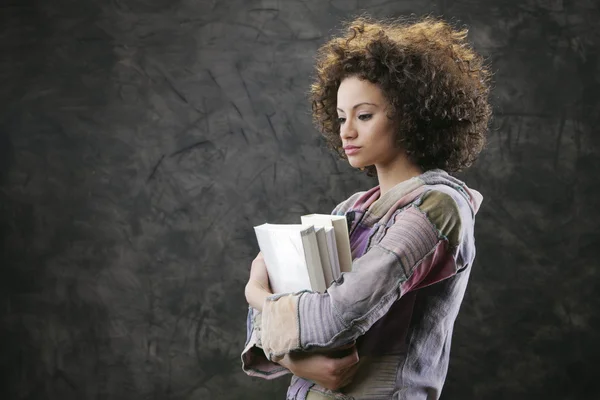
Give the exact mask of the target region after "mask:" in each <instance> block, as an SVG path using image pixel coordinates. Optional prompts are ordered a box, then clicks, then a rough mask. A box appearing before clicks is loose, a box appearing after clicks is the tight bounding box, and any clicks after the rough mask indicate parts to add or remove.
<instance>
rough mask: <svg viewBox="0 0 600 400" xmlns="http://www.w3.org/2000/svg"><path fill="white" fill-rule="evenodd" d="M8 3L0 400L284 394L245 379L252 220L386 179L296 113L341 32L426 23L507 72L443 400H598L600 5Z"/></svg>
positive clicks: (0, 166) (326, 201)
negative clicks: (355, 18)
mask: <svg viewBox="0 0 600 400" xmlns="http://www.w3.org/2000/svg"><path fill="white" fill-rule="evenodd" d="M500 3H501V2H496V1H491V0H490V1H478V2H476V1H465V0H462V1H461V0H457V1H393V2H390V1H381V0H365V1H341V0H340V1H336V0H332V1H317V0H305V1H283V0H281V1H276V0H262V1H247V0H244V1H242V0H229V1H216V0H214V1H208V0H206V1H193V0H152V1H150V0H115V1H111V2H105V1H100V0H79V1H74V0H55V1H52V2H47V1H46V2H44V1H30V0H19V1H17V0H8V1H5V2H3V3H2V4H1V5H0V32H1V33H0V46H1V47H0V54H1V55H2V56H1V57H0V83H1V84H0V101H1V103H0V105H1V107H0V185H1V187H0V189H1V190H0V228H1V229H0V238H1V244H2V252H1V253H0V263H1V266H2V269H1V270H2V278H1V279H0V288H1V289H0V302H1V303H0V318H1V325H0V326H1V334H0V339H1V340H0V346H1V348H0V360H1V361H0V371H1V376H2V380H1V381H0V398H2V399H31V400H37V399H78V400H81V399H114V400H119V399H128V400H132V399H190V400H191V399H264V398H282V396H283V393H284V390H285V385H286V383H287V378H286V379H282V380H279V381H275V382H264V381H261V380H258V379H251V378H248V377H246V376H245V375H243V374H242V373H241V372H240V367H239V364H240V363H239V353H240V350H241V348H242V346H243V341H244V338H245V332H244V323H245V312H246V305H245V302H244V296H243V285H244V283H245V280H246V277H247V268H248V266H249V264H250V262H251V260H252V258H253V256H254V255H255V254H256V252H257V246H256V243H255V240H254V236H253V232H252V226H253V225H257V224H260V223H262V222H265V221H269V222H290V223H291V222H294V221H297V219H298V217H299V216H300V215H301V214H304V213H308V212H329V211H330V210H331V209H332V207H333V206H334V205H335V204H337V203H338V202H339V201H341V200H342V199H344V198H346V197H347V196H348V195H350V194H351V193H353V192H355V191H357V190H364V189H366V188H369V187H371V186H372V185H374V182H373V181H371V180H369V179H367V178H366V177H363V176H361V175H360V174H357V173H356V172H355V171H352V170H351V169H350V168H349V167H348V166H347V165H345V164H344V163H342V162H339V161H336V160H335V158H334V157H332V156H331V154H329V153H328V152H327V151H326V150H325V149H324V146H323V144H322V142H321V141H320V140H319V138H318V135H317V134H316V131H315V129H314V128H313V127H312V125H311V122H310V113H309V110H310V109H309V104H308V102H307V100H306V92H307V91H308V87H309V82H310V75H311V73H312V64H313V56H314V53H315V50H316V49H317V47H318V46H319V45H320V44H321V43H323V42H324V41H325V40H326V38H327V37H328V36H329V35H330V34H331V33H332V32H333V29H335V28H337V27H339V21H340V20H341V19H342V18H347V17H350V16H352V15H355V14H356V13H358V12H359V11H367V12H369V13H371V14H372V15H374V16H396V15H405V14H409V13H416V14H423V13H427V12H433V13H434V14H436V15H444V16H446V17H447V18H454V19H455V20H459V21H461V22H463V23H466V24H468V25H469V26H470V28H471V31H470V32H471V33H470V35H471V36H470V37H471V39H472V41H473V42H474V44H475V46H476V47H477V48H478V49H479V50H480V51H481V52H483V53H484V54H486V55H487V56H489V58H490V60H491V61H492V63H493V66H494V69H495V71H496V74H495V82H496V83H495V88H494V95H493V102H494V106H495V110H496V114H495V120H494V125H493V130H492V132H491V134H490V141H489V146H488V148H487V149H486V151H485V153H484V154H483V156H482V157H481V159H480V161H479V163H478V164H477V166H476V167H475V168H474V169H472V170H471V171H470V172H468V173H465V174H463V175H461V176H462V177H463V178H464V179H466V181H467V182H468V183H469V184H470V185H471V186H473V187H475V188H477V189H479V190H480V191H481V192H482V193H483V194H484V195H485V197H486V200H485V202H484V204H483V208H482V210H481V213H480V214H479V217H478V221H477V244H478V259H477V263H476V265H475V267H474V270H473V274H472V280H471V284H470V287H469V290H468V293H467V296H466V299H465V303H464V305H463V308H462V313H461V315H460V317H459V319H458V321H457V325H456V331H455V340H454V344H453V349H452V357H451V366H450V371H449V375H448V380H447V384H446V387H445V391H444V394H443V398H444V399H507V398H510V399H531V398H544V399H561V400H563V399H580V398H589V395H590V394H591V393H593V392H592V390H593V387H594V386H593V384H594V382H595V380H596V378H597V376H598V373H599V371H598V364H597V362H596V361H594V360H598V359H599V358H600V354H599V353H600V345H599V344H598V343H599V341H598V339H599V334H598V332H599V330H600V324H599V318H598V312H597V310H598V309H599V308H600V300H599V297H598V296H596V295H595V293H598V290H600V287H599V283H600V277H599V275H598V273H597V267H598V261H597V249H598V245H600V234H599V233H598V222H600V221H599V218H598V217H599V211H598V207H597V205H598V204H600V190H599V189H598V187H599V186H598V184H599V183H600V178H599V177H598V175H599V172H600V158H599V157H598V155H599V148H598V146H599V144H600V143H599V141H600V136H599V135H598V131H597V126H598V122H599V121H598V119H599V115H600V113H599V111H600V107H599V105H600V95H599V92H600V82H599V80H600V68H599V66H598V44H599V43H600V37H599V33H598V29H597V26H596V22H597V21H598V19H599V18H600V10H599V7H598V3H597V2H591V1H590V2H583V1H574V0H563V1H558V0H554V1H547V0H525V1H516V0H513V1H506V2H502V4H500Z"/></svg>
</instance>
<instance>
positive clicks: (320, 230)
mask: <svg viewBox="0 0 600 400" xmlns="http://www.w3.org/2000/svg"><path fill="white" fill-rule="evenodd" d="M327 230H329V231H330V232H332V231H333V228H332V227H325V226H319V227H317V226H316V225H315V234H316V235H317V243H318V245H319V255H320V256H321V265H322V266H323V276H324V277H325V286H327V287H329V285H331V282H333V280H334V279H336V278H335V277H334V272H333V266H332V265H331V256H330V248H329V241H328V239H327V232H326V231H327ZM331 250H335V251H336V252H337V249H335V248H333V249H331Z"/></svg>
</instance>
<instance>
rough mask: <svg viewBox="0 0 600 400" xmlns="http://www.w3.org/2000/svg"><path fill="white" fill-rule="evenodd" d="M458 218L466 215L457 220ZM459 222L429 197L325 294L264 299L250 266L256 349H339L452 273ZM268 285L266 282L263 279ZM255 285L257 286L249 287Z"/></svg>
mask: <svg viewBox="0 0 600 400" xmlns="http://www.w3.org/2000/svg"><path fill="white" fill-rule="evenodd" d="M462 215H465V213H462ZM465 223H472V221H463V220H461V213H460V210H459V208H458V205H457V203H456V202H455V201H454V199H453V198H452V197H451V196H449V195H448V194H445V193H443V192H437V191H430V192H428V193H426V194H425V195H423V197H422V198H421V200H420V202H417V203H416V204H415V205H412V206H410V207H408V208H407V209H406V210H404V211H403V212H401V213H399V214H397V216H396V219H395V221H394V223H393V224H392V225H391V226H390V227H389V228H387V231H386V232H385V233H384V235H383V237H382V239H381V240H380V241H379V243H377V244H375V245H374V246H372V247H371V248H370V249H369V251H368V252H366V253H365V254H364V255H363V256H362V257H360V258H358V259H356V260H354V262H353V264H352V272H349V273H344V274H343V275H342V277H341V278H340V279H339V280H338V281H337V282H335V283H333V284H332V286H331V287H330V288H329V289H328V290H327V292H326V293H324V294H320V293H313V292H301V293H295V294H277V295H270V294H269V291H268V289H267V288H264V289H267V290H263V289H261V288H260V287H259V286H260V285H263V286H264V282H261V279H262V276H263V274H264V273H266V269H264V271H263V265H262V264H264V263H262V264H261V263H258V262H257V263H253V266H252V269H253V271H252V274H253V275H254V277H255V281H253V278H252V274H251V280H250V281H249V287H250V290H248V287H247V291H246V294H247V296H248V298H247V300H248V301H249V302H250V303H251V304H254V307H255V308H257V309H259V310H260V309H261V308H262V321H261V323H260V329H259V333H260V343H261V345H262V349H263V351H264V354H265V355H266V356H267V358H268V359H269V360H271V361H277V360H280V359H281V358H282V357H283V356H284V355H285V354H286V353H289V352H290V351H311V350H315V349H331V348H338V347H341V346H343V345H345V344H347V343H350V342H352V341H354V340H355V339H356V338H358V337H359V336H361V335H362V334H364V333H365V332H366V331H367V330H368V329H369V328H370V327H371V326H372V325H373V324H374V323H375V322H376V321H377V320H378V319H380V318H381V317H382V316H383V315H385V313H386V312H387V311H388V310H389V308H390V307H391V305H392V304H393V303H394V302H395V301H396V300H398V298H399V297H401V296H402V295H404V294H405V293H407V292H409V291H410V290H413V289H416V288H418V287H422V286H425V285H428V284H431V283H434V282H437V281H440V280H442V279H445V278H448V277H450V276H452V275H453V274H455V273H456V272H457V269H458V268H460V267H461V266H460V265H457V259H456V256H457V249H458V245H459V243H460V241H461V234H462V229H461V226H462V225H463V224H465ZM267 279H268V278H267ZM257 282H258V283H259V284H260V285H257V284H256V283H257Z"/></svg>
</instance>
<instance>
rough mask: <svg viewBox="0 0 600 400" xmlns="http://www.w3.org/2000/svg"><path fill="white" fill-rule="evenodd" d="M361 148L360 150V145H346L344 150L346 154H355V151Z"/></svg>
mask: <svg viewBox="0 0 600 400" xmlns="http://www.w3.org/2000/svg"><path fill="white" fill-rule="evenodd" d="M359 150H360V147H356V146H346V147H344V151H345V152H346V154H354V153H356V152H358V151H359Z"/></svg>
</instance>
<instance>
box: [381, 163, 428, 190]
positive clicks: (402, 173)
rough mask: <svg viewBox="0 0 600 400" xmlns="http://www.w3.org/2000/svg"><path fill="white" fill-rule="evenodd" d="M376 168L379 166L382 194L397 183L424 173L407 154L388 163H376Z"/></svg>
mask: <svg viewBox="0 0 600 400" xmlns="http://www.w3.org/2000/svg"><path fill="white" fill-rule="evenodd" d="M375 168H377V179H378V180H379V190H380V192H381V194H380V196H383V195H384V194H385V193H387V192H388V191H389V190H390V189H391V188H393V187H394V186H396V185H397V184H399V183H401V182H404V181H406V180H409V179H411V178H414V177H415V176H419V175H421V174H422V173H423V170H422V169H421V168H420V167H419V166H418V165H416V164H415V163H413V162H412V161H410V160H409V159H408V157H406V156H405V155H400V156H397V157H396V158H394V159H393V160H392V161H391V162H389V163H387V164H381V165H375Z"/></svg>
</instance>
